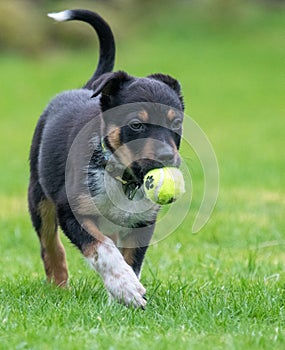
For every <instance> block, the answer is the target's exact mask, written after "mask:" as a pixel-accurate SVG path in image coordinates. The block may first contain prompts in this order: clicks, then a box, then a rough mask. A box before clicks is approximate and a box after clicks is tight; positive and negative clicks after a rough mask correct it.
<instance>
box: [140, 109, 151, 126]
mask: <svg viewBox="0 0 285 350" xmlns="http://www.w3.org/2000/svg"><path fill="white" fill-rule="evenodd" d="M138 116H139V118H140V120H141V121H142V122H144V123H147V122H148V120H149V116H148V113H147V111H146V110H142V111H140V112H139V113H138Z"/></svg>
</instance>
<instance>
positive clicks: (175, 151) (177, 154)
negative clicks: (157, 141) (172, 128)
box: [170, 139, 180, 162]
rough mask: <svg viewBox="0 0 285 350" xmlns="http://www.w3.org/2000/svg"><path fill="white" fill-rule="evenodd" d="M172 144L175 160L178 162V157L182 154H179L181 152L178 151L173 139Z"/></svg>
mask: <svg viewBox="0 0 285 350" xmlns="http://www.w3.org/2000/svg"><path fill="white" fill-rule="evenodd" d="M170 144H171V146H172V147H173V153H174V160H175V162H176V161H177V160H178V159H180V155H179V152H178V149H177V146H176V143H175V142H174V140H173V139H171V140H170Z"/></svg>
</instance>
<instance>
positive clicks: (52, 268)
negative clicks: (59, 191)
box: [38, 200, 68, 286]
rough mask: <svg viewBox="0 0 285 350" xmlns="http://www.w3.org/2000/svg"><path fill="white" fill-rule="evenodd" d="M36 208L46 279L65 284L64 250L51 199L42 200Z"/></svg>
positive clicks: (66, 274)
mask: <svg viewBox="0 0 285 350" xmlns="http://www.w3.org/2000/svg"><path fill="white" fill-rule="evenodd" d="M38 210H39V213H40V216H41V220H42V226H41V229H40V242H41V249H42V259H43V262H44V267H45V272H46V275H47V280H48V281H49V282H54V283H55V284H56V285H58V286H65V285H66V283H67V280H68V272H67V264H66V258H65V250H64V247H63V245H62V243H61V240H60V237H59V234H58V231H57V223H56V212H55V206H54V204H53V203H52V202H51V201H49V200H43V201H42V202H40V204H39V207H38Z"/></svg>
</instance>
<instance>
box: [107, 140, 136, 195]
mask: <svg viewBox="0 0 285 350" xmlns="http://www.w3.org/2000/svg"><path fill="white" fill-rule="evenodd" d="M101 148H102V154H103V157H104V168H105V170H106V171H107V172H108V174H109V175H110V176H112V177H113V178H114V179H115V180H117V181H118V182H120V183H121V184H122V186H123V190H124V193H125V195H126V196H127V198H128V199H129V200H133V199H134V197H135V195H136V193H137V191H138V189H139V188H140V187H141V184H140V183H138V182H137V181H135V180H134V179H133V178H131V179H130V180H124V179H123V178H122V176H121V174H122V172H124V170H125V169H124V167H123V166H121V165H119V164H118V163H117V162H115V161H114V160H113V159H112V158H114V157H112V152H111V151H110V150H109V149H108V148H107V146H106V144H105V141H104V138H102V139H101Z"/></svg>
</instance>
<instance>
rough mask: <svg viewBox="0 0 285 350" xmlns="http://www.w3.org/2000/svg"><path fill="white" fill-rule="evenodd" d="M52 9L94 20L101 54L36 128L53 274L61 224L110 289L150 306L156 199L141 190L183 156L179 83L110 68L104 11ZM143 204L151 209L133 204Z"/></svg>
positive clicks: (44, 237) (35, 181) (45, 250)
mask: <svg viewBox="0 0 285 350" xmlns="http://www.w3.org/2000/svg"><path fill="white" fill-rule="evenodd" d="M49 16H50V17H52V18H54V19H55V20H57V21H68V20H79V21H83V22H87V23H89V24H90V25H91V26H92V27H93V28H94V29H95V31H96V32H97V34H98V37H99V42H100V58H99V63H98V67H97V69H96V71H95V73H94V75H93V76H92V78H91V79H90V80H89V81H88V83H87V84H86V85H85V86H84V87H83V88H82V89H77V90H71V91H66V92H63V93H61V94H60V95H58V96H56V97H55V98H54V99H53V100H52V101H51V102H50V103H49V105H48V106H47V108H46V109H45V111H44V112H43V114H42V116H41V117H40V119H39V122H38V125H37V127H36V130H35V134H34V137H33V142H32V147H31V153H30V170H31V176H30V185H29V209H30V214H31V217H32V222H33V225H34V227H35V229H36V231H37V233H38V236H39V239H40V244H41V256H42V259H43V263H44V267H45V272H46V275H47V279H48V280H49V281H53V282H55V283H56V284H57V285H59V286H64V285H65V284H66V283H67V280H68V272H67V264H66V258H65V251H64V247H63V245H62V243H61V241H60V238H59V235H58V231H57V230H58V225H59V226H60V227H61V229H62V230H63V232H64V233H65V234H66V236H67V237H68V238H69V239H70V241H71V242H72V243H73V244H74V245H75V246H76V247H78V249H79V250H80V251H81V252H82V254H83V255H84V256H85V257H86V259H87V260H88V262H89V263H90V265H91V266H92V267H93V268H94V269H95V270H96V271H97V272H98V273H99V274H100V275H101V277H102V279H103V281H104V284H105V286H106V288H107V290H108V292H109V293H110V295H111V296H113V297H114V298H115V299H117V300H119V301H120V302H122V303H125V304H126V305H133V306H136V307H144V306H145V304H146V301H145V298H144V295H145V292H146V291H145V288H144V287H143V286H142V284H141V283H140V282H139V276H140V270H141V265H142V262H143V258H144V255H145V252H146V249H147V246H148V244H149V242H150V239H151V237H152V234H153V230H154V225H155V221H156V216H157V212H158V210H159V207H158V206H157V205H155V204H153V203H150V201H149V200H148V199H147V198H145V196H144V193H143V189H142V183H143V177H144V175H145V174H146V173H147V172H148V171H149V170H150V169H153V168H158V167H161V166H165V165H167V166H179V164H180V157H179V154H178V149H179V145H180V138H181V126H182V118H183V109H184V107H183V101H182V97H181V92H180V85H179V83H178V82H177V80H175V79H173V78H171V77H170V76H168V75H163V74H154V75H150V76H148V77H146V78H135V77H132V76H130V75H128V74H127V73H125V72H122V71H118V72H112V69H113V64H114V56H115V45H114V39H113V35H112V32H111V30H110V28H109V26H108V24H107V23H106V22H105V21H104V20H103V19H102V18H101V17H100V16H98V14H96V13H93V12H90V11H87V10H70V11H63V12H60V13H56V14H50V15H49ZM125 106H127V108H125ZM86 126H88V128H87V129H86ZM84 129H86V130H87V132H86V133H83V136H82V135H81V134H80V133H82V130H84ZM79 135H81V136H80V137H79ZM78 137H79V139H80V142H79V143H78ZM70 154H71V156H70ZM106 184H107V186H106ZM118 191H119V192H118ZM116 193H120V194H121V193H123V196H121V197H120V196H117V194H116ZM115 197H116V198H115ZM118 200H119V203H118ZM137 203H140V205H142V207H144V206H145V208H146V209H145V210H139V211H138V210H136V206H137V205H138V204H137ZM108 236H109V237H108ZM110 237H112V239H111V238H110Z"/></svg>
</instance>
